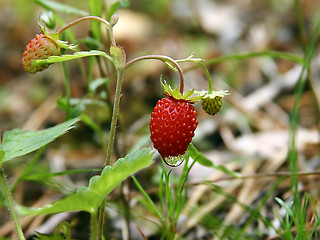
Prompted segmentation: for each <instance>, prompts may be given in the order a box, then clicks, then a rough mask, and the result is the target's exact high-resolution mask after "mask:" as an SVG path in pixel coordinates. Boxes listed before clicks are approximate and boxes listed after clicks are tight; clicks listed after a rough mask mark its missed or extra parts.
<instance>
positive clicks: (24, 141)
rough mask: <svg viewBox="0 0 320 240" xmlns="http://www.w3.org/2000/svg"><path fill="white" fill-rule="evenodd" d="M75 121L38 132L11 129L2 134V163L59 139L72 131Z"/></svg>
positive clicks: (75, 119) (76, 119)
mask: <svg viewBox="0 0 320 240" xmlns="http://www.w3.org/2000/svg"><path fill="white" fill-rule="evenodd" d="M77 121H79V119H78V118H74V119H71V120H69V121H67V122H64V123H61V124H59V125H57V126H54V127H51V128H48V129H45V130H39V131H22V130H20V129H13V130H11V131H6V132H4V135H3V142H2V145H1V150H2V151H1V152H5V154H4V157H3V159H2V162H5V161H9V160H11V159H13V158H15V157H19V156H23V155H26V154H28V153H30V152H33V151H35V150H37V149H39V148H40V147H42V146H44V145H46V144H48V143H49V142H52V141H53V140H55V139H56V138H57V137H60V136H61V135H63V134H65V133H66V132H67V131H68V130H70V129H72V128H73V127H74V124H75V123H76V122H77Z"/></svg>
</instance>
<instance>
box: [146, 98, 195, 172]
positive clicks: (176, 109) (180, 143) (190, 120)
mask: <svg viewBox="0 0 320 240" xmlns="http://www.w3.org/2000/svg"><path fill="white" fill-rule="evenodd" d="M197 125H198V122H197V112H196V111H195V108H194V107H193V106H192V105H191V104H190V103H189V102H188V101H186V100H183V99H175V98H174V97H172V96H169V97H165V98H162V99H161V100H159V101H158V102H157V104H156V106H155V108H154V109H153V112H152V114H151V121H150V131H151V140H152V142H153V145H154V147H155V148H156V149H157V150H158V151H159V153H160V155H161V156H162V158H163V160H164V161H166V163H167V164H168V165H173V166H175V164H176V161H180V162H182V161H183V159H182V160H181V159H179V158H183V156H184V154H185V152H186V150H187V148H188V146H189V144H190V142H191V140H192V137H193V136H194V131H195V129H196V127H197ZM180 162H179V164H180Z"/></svg>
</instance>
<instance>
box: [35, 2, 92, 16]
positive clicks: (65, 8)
mask: <svg viewBox="0 0 320 240" xmlns="http://www.w3.org/2000/svg"><path fill="white" fill-rule="evenodd" d="M33 2H35V3H36V4H38V5H39V6H41V7H43V8H45V9H48V10H54V11H59V12H63V13H67V14H75V15H80V16H87V15H89V13H88V12H86V11H84V10H82V9H78V8H75V7H72V6H69V5H67V4H63V3H59V2H56V1H51V0H33Z"/></svg>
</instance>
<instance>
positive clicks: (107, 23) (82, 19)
mask: <svg viewBox="0 0 320 240" xmlns="http://www.w3.org/2000/svg"><path fill="white" fill-rule="evenodd" d="M84 20H98V21H100V22H102V23H104V24H105V25H106V26H107V27H108V28H109V27H110V23H109V22H108V21H107V20H105V19H103V18H101V17H97V16H85V17H81V18H78V19H76V20H74V21H73V22H71V23H69V24H67V25H66V26H64V27H63V28H61V29H59V30H58V31H57V33H58V34H61V33H63V32H64V31H65V30H67V29H68V28H70V27H72V26H74V25H76V24H78V23H80V22H82V21H84Z"/></svg>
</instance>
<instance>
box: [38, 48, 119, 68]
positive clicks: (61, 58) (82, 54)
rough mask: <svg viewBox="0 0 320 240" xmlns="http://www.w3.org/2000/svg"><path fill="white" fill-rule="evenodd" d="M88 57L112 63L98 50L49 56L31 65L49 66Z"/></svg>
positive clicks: (107, 56)
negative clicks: (99, 57)
mask: <svg viewBox="0 0 320 240" xmlns="http://www.w3.org/2000/svg"><path fill="white" fill-rule="evenodd" d="M90 56H102V57H105V58H107V59H109V60H110V61H113V60H112V58H111V57H110V56H109V55H108V54H106V53H105V52H103V51H98V50H91V51H82V52H76V53H74V54H64V55H61V56H50V57H49V58H47V59H41V60H33V61H32V63H33V64H34V65H42V64H51V63H56V62H65V61H69V60H73V59H77V58H83V57H90Z"/></svg>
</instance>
